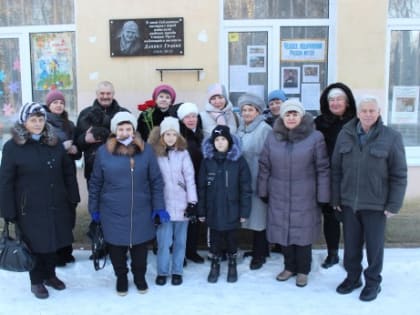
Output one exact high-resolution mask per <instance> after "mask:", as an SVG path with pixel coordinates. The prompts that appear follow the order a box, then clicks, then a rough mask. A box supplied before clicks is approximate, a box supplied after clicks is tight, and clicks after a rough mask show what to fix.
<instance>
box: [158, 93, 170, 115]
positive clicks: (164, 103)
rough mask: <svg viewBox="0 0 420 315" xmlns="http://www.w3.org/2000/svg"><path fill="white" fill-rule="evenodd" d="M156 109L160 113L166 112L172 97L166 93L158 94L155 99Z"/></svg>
mask: <svg viewBox="0 0 420 315" xmlns="http://www.w3.org/2000/svg"><path fill="white" fill-rule="evenodd" d="M155 102H156V105H157V107H159V108H160V109H161V110H162V111H166V110H167V109H168V108H169V106H171V104H172V97H171V95H170V94H168V93H164V92H160V93H159V94H158V95H157V96H156V99H155Z"/></svg>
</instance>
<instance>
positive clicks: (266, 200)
mask: <svg viewBox="0 0 420 315" xmlns="http://www.w3.org/2000/svg"><path fill="white" fill-rule="evenodd" d="M260 199H261V201H262V202H264V203H268V197H260Z"/></svg>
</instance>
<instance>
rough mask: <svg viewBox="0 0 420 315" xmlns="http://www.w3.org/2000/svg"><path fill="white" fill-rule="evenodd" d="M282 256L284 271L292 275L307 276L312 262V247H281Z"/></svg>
mask: <svg viewBox="0 0 420 315" xmlns="http://www.w3.org/2000/svg"><path fill="white" fill-rule="evenodd" d="M281 249H282V252H283V256H284V269H286V270H288V271H291V272H293V273H303V274H305V275H307V274H309V272H310V271H311V262H312V245H306V246H299V245H288V246H282V247H281Z"/></svg>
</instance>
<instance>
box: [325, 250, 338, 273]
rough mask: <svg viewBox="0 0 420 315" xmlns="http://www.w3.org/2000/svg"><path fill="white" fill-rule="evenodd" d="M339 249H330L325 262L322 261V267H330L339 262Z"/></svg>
mask: <svg viewBox="0 0 420 315" xmlns="http://www.w3.org/2000/svg"><path fill="white" fill-rule="evenodd" d="M338 261H339V258H338V251H337V250H328V256H327V258H325V260H324V262H323V263H322V265H321V266H322V268H325V269H328V268H330V267H332V266H334V265H335V264H338Z"/></svg>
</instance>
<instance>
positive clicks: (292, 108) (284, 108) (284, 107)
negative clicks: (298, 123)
mask: <svg viewBox="0 0 420 315" xmlns="http://www.w3.org/2000/svg"><path fill="white" fill-rule="evenodd" d="M287 112H298V113H299V114H300V116H302V117H303V115H305V108H304V107H303V105H302V103H301V102H299V101H298V100H287V101H286V102H284V103H283V104H281V107H280V116H281V118H284V116H285V115H286V113H287Z"/></svg>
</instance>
